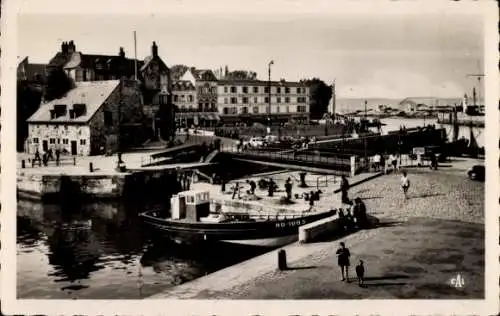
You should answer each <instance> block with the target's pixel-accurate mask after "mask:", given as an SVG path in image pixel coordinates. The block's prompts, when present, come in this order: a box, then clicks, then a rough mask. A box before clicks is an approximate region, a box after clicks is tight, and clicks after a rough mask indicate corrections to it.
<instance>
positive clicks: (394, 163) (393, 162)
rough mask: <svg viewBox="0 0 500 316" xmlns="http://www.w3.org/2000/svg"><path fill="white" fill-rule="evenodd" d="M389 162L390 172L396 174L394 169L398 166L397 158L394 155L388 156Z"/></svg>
mask: <svg viewBox="0 0 500 316" xmlns="http://www.w3.org/2000/svg"><path fill="white" fill-rule="evenodd" d="M389 160H390V161H391V165H392V171H393V172H394V173H396V168H397V166H398V157H396V155H394V154H391V155H390V156H389Z"/></svg>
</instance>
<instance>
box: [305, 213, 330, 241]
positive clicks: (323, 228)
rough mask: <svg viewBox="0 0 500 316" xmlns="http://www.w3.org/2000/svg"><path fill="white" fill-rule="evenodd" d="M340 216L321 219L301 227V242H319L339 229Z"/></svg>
mask: <svg viewBox="0 0 500 316" xmlns="http://www.w3.org/2000/svg"><path fill="white" fill-rule="evenodd" d="M338 219H339V217H338V215H334V216H330V217H327V218H323V219H320V220H319V221H316V222H312V223H309V224H306V225H303V226H300V227H299V242H300V243H308V242H313V241H316V240H318V239H319V238H321V237H324V236H326V235H328V234H331V233H333V232H335V231H337V230H338V229H339V220H338Z"/></svg>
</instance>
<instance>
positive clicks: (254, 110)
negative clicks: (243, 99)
mask: <svg viewBox="0 0 500 316" xmlns="http://www.w3.org/2000/svg"><path fill="white" fill-rule="evenodd" d="M253 113H255V114H257V113H259V107H258V106H254V107H253Z"/></svg>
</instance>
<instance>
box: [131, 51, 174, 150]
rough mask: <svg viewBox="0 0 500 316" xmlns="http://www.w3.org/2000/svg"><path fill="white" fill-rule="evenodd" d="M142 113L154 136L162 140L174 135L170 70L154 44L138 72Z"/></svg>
mask: <svg viewBox="0 0 500 316" xmlns="http://www.w3.org/2000/svg"><path fill="white" fill-rule="evenodd" d="M139 73H140V78H141V91H142V95H143V104H144V111H145V113H147V115H148V122H147V124H148V126H149V125H151V126H150V128H151V130H152V131H153V133H154V136H160V138H162V139H164V140H168V139H172V138H173V137H174V135H175V107H174V105H173V104H172V79H171V75H170V69H169V67H168V66H167V65H166V64H165V62H164V61H163V60H162V59H161V58H160V56H159V55H158V46H157V45H156V42H153V44H152V45H151V55H149V56H148V57H146V58H145V59H144V63H143V65H142V66H141V68H140V70H139Z"/></svg>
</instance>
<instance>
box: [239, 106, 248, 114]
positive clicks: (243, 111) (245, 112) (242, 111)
mask: <svg viewBox="0 0 500 316" xmlns="http://www.w3.org/2000/svg"><path fill="white" fill-rule="evenodd" d="M241 113H243V114H247V113H248V108H247V107H246V106H244V107H242V108H241Z"/></svg>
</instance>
